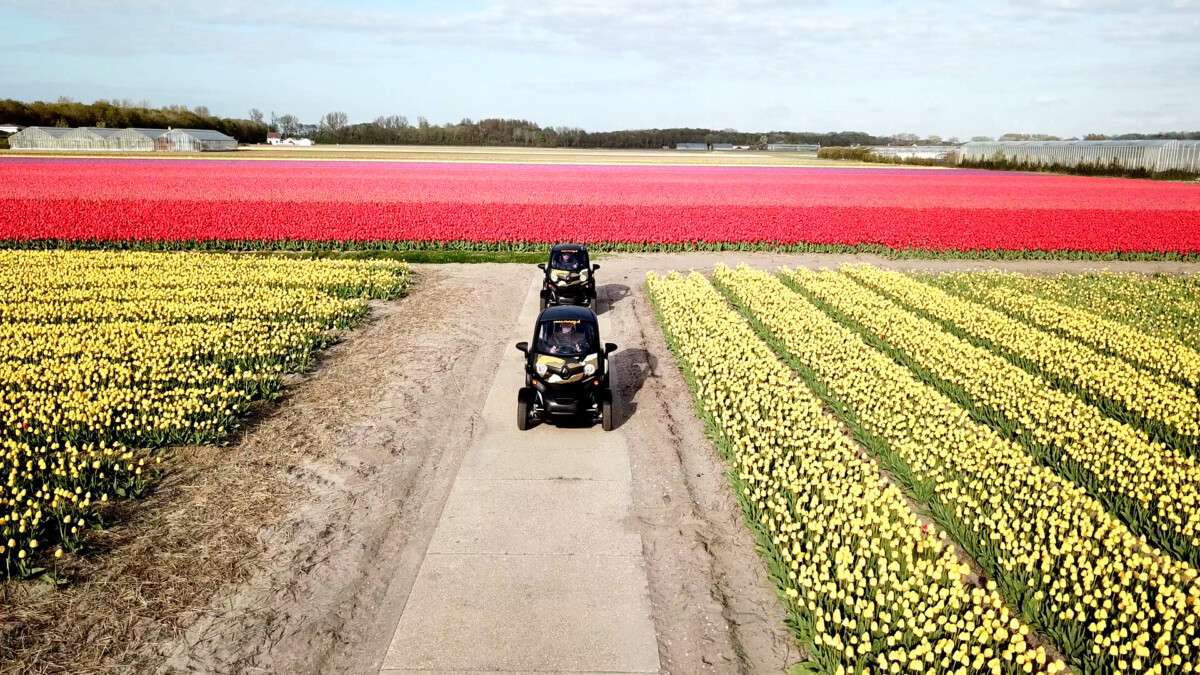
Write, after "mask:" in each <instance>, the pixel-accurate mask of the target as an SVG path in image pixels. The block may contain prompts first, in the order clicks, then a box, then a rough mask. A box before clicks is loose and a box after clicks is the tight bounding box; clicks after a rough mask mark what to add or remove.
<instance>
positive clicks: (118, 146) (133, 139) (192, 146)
mask: <svg viewBox="0 0 1200 675" xmlns="http://www.w3.org/2000/svg"><path fill="white" fill-rule="evenodd" d="M8 144H9V147H10V148H12V149H13V150H54V151H58V150H62V151H74V152H155V151H158V152H220V151H228V150H236V149H237V140H236V139H234V138H233V137H231V136H227V135H225V134H223V133H221V132H219V131H212V130H209V129H106V128H101V127H79V128H77V129H66V128H62V127H29V128H27V129H23V130H21V131H18V132H17V133H15V134H13V135H12V136H9V138H8Z"/></svg>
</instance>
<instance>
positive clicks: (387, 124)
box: [375, 115, 408, 129]
mask: <svg viewBox="0 0 1200 675" xmlns="http://www.w3.org/2000/svg"><path fill="white" fill-rule="evenodd" d="M375 126H377V127H379V128H380V129H407V128H408V118H407V117H405V116H404V115H380V116H379V117H376V118H375Z"/></svg>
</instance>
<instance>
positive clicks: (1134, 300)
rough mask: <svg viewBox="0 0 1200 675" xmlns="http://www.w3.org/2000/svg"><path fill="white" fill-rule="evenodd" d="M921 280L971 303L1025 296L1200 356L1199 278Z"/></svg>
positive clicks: (991, 275)
mask: <svg viewBox="0 0 1200 675" xmlns="http://www.w3.org/2000/svg"><path fill="white" fill-rule="evenodd" d="M921 280H922V281H925V282H926V283H930V284H933V285H935V286H938V287H940V288H942V289H944V290H947V291H951V292H954V293H958V294H960V295H963V296H964V297H970V298H981V297H984V296H985V294H987V293H990V292H991V291H993V290H994V289H995V290H1001V289H1003V290H1007V291H1012V292H1017V293H1022V294H1025V295H1029V296H1033V297H1037V298H1040V299H1042V300H1048V301H1051V302H1054V303H1056V304H1058V305H1065V306H1067V307H1071V308H1074V309H1076V310H1080V311H1083V312H1086V313H1087V314H1088V315H1090V316H1094V317H1096V318H1097V319H1100V320H1101V321H1102V325H1104V326H1106V327H1107V326H1109V325H1110V324H1112V323H1118V324H1121V325H1124V326H1129V327H1132V328H1134V329H1136V330H1137V331H1138V332H1140V333H1142V334H1146V335H1151V336H1154V337H1156V338H1159V339H1163V340H1166V341H1167V342H1168V343H1171V344H1175V343H1181V344H1183V345H1186V346H1187V347H1188V348H1190V349H1192V350H1193V351H1196V352H1200V278H1198V277H1196V276H1191V277H1177V276H1174V275H1155V276H1147V275H1142V274H1117V273H1112V272H1099V273H1088V274H1063V275H1057V276H1052V277H1031V276H1024V275H1021V274H1013V273H1005V272H998V271H992V272H987V273H983V274H945V275H938V276H925V277H922V278H921ZM1101 339H1103V337H1102V336H1101ZM1139 362H1143V361H1141V360H1140V359H1139Z"/></svg>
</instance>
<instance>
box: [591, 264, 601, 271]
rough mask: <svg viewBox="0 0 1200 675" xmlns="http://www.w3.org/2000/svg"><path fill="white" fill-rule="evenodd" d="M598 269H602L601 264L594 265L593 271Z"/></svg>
mask: <svg viewBox="0 0 1200 675" xmlns="http://www.w3.org/2000/svg"><path fill="white" fill-rule="evenodd" d="M598 269H600V266H599V265H592V271H593V272H595V271H596V270H598Z"/></svg>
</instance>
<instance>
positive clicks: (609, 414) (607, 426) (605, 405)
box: [600, 391, 613, 431]
mask: <svg viewBox="0 0 1200 675" xmlns="http://www.w3.org/2000/svg"><path fill="white" fill-rule="evenodd" d="M600 424H601V426H603V428H604V430H605V431H612V430H613V399H612V392H609V391H606V392H604V396H603V398H601V399H600Z"/></svg>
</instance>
